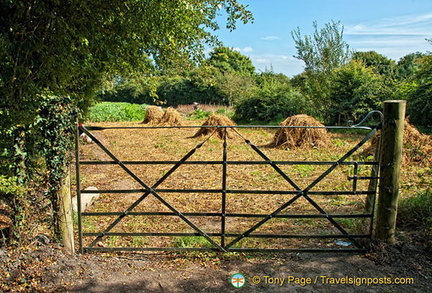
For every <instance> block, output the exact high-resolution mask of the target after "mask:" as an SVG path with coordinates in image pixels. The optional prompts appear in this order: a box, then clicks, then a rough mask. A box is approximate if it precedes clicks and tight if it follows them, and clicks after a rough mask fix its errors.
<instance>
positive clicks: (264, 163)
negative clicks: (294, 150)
mask: <svg viewBox="0 0 432 293" xmlns="http://www.w3.org/2000/svg"><path fill="white" fill-rule="evenodd" d="M79 163H80V164H81V165H117V164H118V163H117V162H116V161H80V162H79ZM122 163H123V164H124V165H173V164H176V163H178V161H122ZM224 163H226V164H228V165H266V164H270V162H268V161H226V162H224V161H185V162H183V163H182V164H183V165H206V164H207V165H222V164H224ZM271 163H274V164H277V165H333V164H334V162H331V161H320V162H318V161H307V162H306V161H271ZM356 164H357V165H367V166H376V165H378V162H375V161H371V162H354V161H347V162H341V163H340V165H356Z"/></svg>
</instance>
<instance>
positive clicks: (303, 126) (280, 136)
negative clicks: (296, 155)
mask: <svg viewBox="0 0 432 293" xmlns="http://www.w3.org/2000/svg"><path fill="white" fill-rule="evenodd" d="M279 125H280V126H300V127H293V128H289V127H287V128H279V129H278V131H277V132H276V134H275V136H274V138H273V142H272V143H271V144H270V145H271V146H272V147H278V148H285V149H293V148H300V147H302V148H318V147H326V146H328V145H329V144H330V141H331V140H330V137H331V136H330V134H329V133H328V132H327V129H325V128H313V127H324V125H323V124H322V123H321V122H319V121H318V120H316V119H315V118H313V117H311V116H308V115H305V114H300V115H294V116H291V117H288V118H287V119H285V120H284V121H282V122H281V123H280V124H279ZM310 127H312V128H310Z"/></svg>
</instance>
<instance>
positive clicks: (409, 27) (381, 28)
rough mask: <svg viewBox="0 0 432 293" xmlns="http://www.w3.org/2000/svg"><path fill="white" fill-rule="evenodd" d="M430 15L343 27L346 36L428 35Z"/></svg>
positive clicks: (431, 20)
mask: <svg viewBox="0 0 432 293" xmlns="http://www.w3.org/2000/svg"><path fill="white" fill-rule="evenodd" d="M431 25H432V13H428V14H420V15H405V16H400V17H394V18H383V19H380V20H378V21H374V22H370V23H359V24H356V25H352V26H346V27H345V34H346V35H397V36H402V35H412V36H414V35H417V36H418V35H430V27H431Z"/></svg>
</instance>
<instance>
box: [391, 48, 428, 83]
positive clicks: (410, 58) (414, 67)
mask: <svg viewBox="0 0 432 293" xmlns="http://www.w3.org/2000/svg"><path fill="white" fill-rule="evenodd" d="M424 57H426V54H423V53H420V52H416V53H411V54H408V55H405V56H404V57H402V58H401V59H400V60H399V61H398V63H397V66H396V76H397V78H398V79H399V80H413V79H414V77H415V75H416V74H417V72H418V70H419V69H420V66H421V59H422V58H424Z"/></svg>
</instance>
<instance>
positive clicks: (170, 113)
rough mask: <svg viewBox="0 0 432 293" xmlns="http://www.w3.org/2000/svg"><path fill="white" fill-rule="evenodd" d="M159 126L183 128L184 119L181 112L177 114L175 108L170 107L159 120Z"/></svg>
mask: <svg viewBox="0 0 432 293" xmlns="http://www.w3.org/2000/svg"><path fill="white" fill-rule="evenodd" d="M158 124H159V125H163V126H181V125H182V117H181V116H180V114H179V112H177V111H176V110H175V109H174V108H172V107H169V108H168V109H166V111H165V113H164V114H163V116H162V118H160V120H159V123H158Z"/></svg>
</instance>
